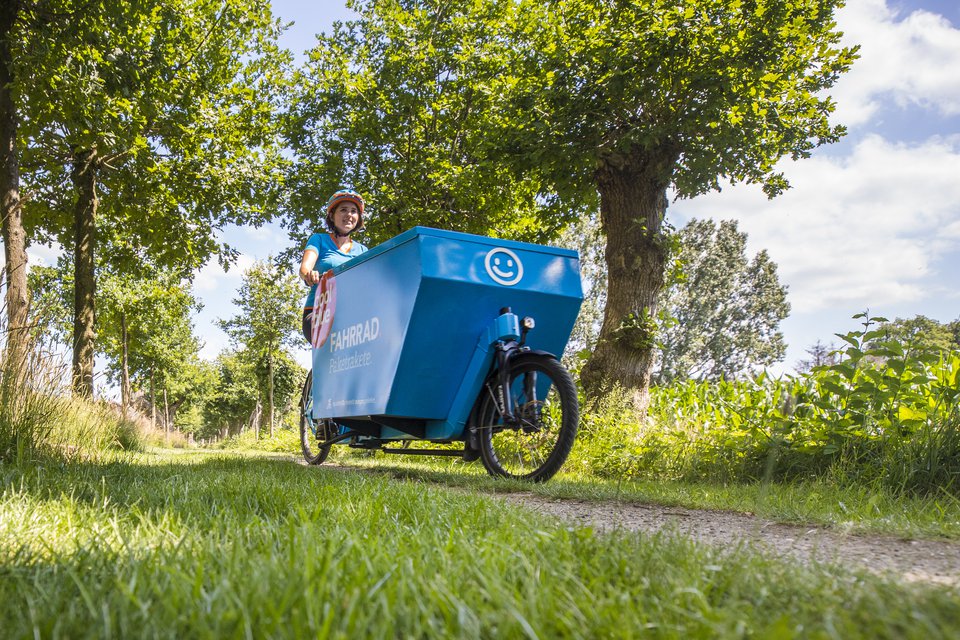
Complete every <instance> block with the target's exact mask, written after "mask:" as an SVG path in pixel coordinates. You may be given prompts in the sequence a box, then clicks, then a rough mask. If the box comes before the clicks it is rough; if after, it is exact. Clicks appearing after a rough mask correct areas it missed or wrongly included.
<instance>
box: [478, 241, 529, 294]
mask: <svg viewBox="0 0 960 640" xmlns="http://www.w3.org/2000/svg"><path fill="white" fill-rule="evenodd" d="M483 265H484V266H485V267H486V268H487V273H488V274H490V277H491V278H493V281H494V282H496V283H498V284H502V285H503V286H505V287H512V286H513V285H515V284H517V283H518V282H520V278H522V277H523V263H522V262H520V258H518V257H517V254H515V253H514V252H513V251H510V249H504V248H502V247H498V248H496V249H491V250H490V251H488V252H487V257H486V258H484V260H483Z"/></svg>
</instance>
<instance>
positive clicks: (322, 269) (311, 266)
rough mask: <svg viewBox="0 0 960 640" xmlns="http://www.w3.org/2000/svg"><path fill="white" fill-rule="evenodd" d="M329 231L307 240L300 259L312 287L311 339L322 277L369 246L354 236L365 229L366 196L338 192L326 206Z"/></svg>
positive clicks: (306, 333)
mask: <svg viewBox="0 0 960 640" xmlns="http://www.w3.org/2000/svg"><path fill="white" fill-rule="evenodd" d="M324 208H325V209H326V218H325V219H324V220H325V223H326V227H327V233H314V234H313V235H311V236H310V238H309V239H308V240H307V246H306V247H305V248H304V250H303V258H302V259H301V260H300V279H301V280H303V282H304V283H305V284H307V285H308V286H310V293H309V294H308V295H307V300H306V302H305V303H304V306H303V337H304V338H305V339H306V340H307V342H310V331H311V327H312V322H311V320H312V317H313V301H314V297H315V296H316V293H317V285H318V284H319V283H320V278H321V277H322V276H323V274H324V273H326V272H327V271H328V270H330V269H332V268H334V267H336V266H338V265H341V264H343V263H344V262H346V261H347V260H349V259H350V258H354V257H356V256H358V255H360V254H361V253H363V252H364V251H366V250H367V248H366V247H365V246H364V245H362V244H360V243H359V242H356V241H355V240H352V239H351V238H350V235H351V234H352V233H354V232H356V231H362V230H363V198H362V197H361V196H360V194H359V193H357V192H356V191H354V190H352V189H341V190H340V191H337V192H336V193H334V194H333V195H332V196H330V199H329V200H327V204H326V205H325V207H324Z"/></svg>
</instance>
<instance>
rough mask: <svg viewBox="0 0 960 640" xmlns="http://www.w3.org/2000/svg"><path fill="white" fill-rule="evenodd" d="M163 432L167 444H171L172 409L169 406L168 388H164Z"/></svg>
mask: <svg viewBox="0 0 960 640" xmlns="http://www.w3.org/2000/svg"><path fill="white" fill-rule="evenodd" d="M163 433H164V435H165V439H166V443H167V446H169V445H170V410H169V408H168V407H167V388H166V387H164V388H163Z"/></svg>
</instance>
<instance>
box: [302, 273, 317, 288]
mask: <svg viewBox="0 0 960 640" xmlns="http://www.w3.org/2000/svg"><path fill="white" fill-rule="evenodd" d="M303 281H304V282H305V283H307V285H308V286H312V285H315V284H319V283H320V272H319V271H317V270H316V269H313V270H311V271H309V272H308V273H307V274H306V275H305V276H304V278H303Z"/></svg>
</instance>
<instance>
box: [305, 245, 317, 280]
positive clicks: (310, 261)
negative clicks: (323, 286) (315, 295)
mask: <svg viewBox="0 0 960 640" xmlns="http://www.w3.org/2000/svg"><path fill="white" fill-rule="evenodd" d="M318 257H319V254H318V253H317V252H316V251H315V250H314V249H313V248H312V247H311V248H308V249H306V250H305V251H304V252H303V259H302V260H300V279H301V280H303V281H304V282H305V283H306V284H308V285H314V284H317V283H318V282H320V272H319V271H316V270H315V269H314V268H313V267H314V266H316V264H317V258H318Z"/></svg>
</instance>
